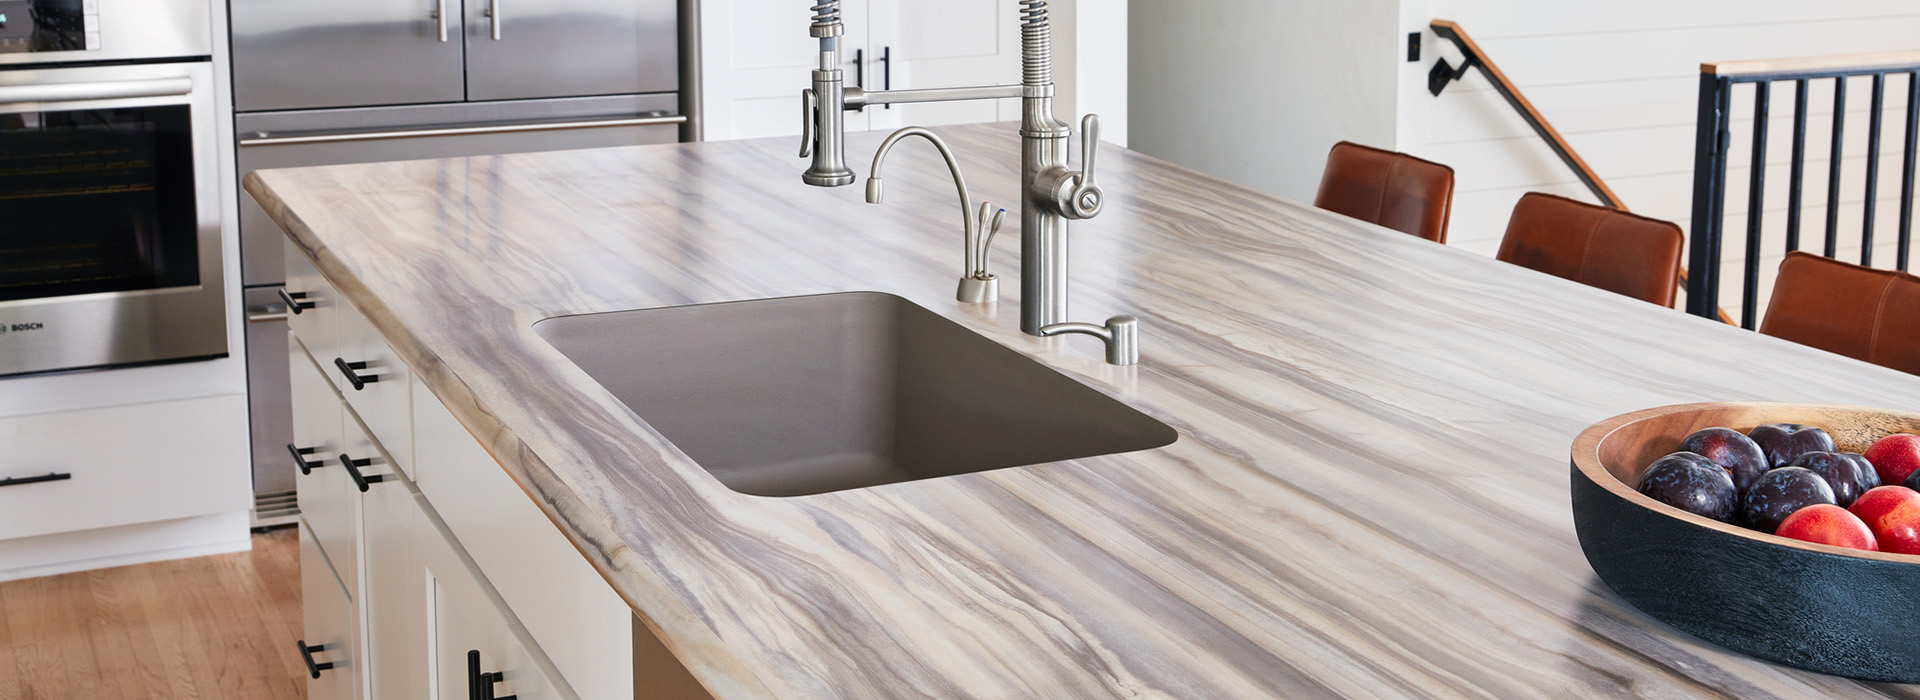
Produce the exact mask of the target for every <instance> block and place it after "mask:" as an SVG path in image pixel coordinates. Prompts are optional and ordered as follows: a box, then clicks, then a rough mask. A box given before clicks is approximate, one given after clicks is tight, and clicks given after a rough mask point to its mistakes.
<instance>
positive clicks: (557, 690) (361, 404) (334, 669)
mask: <svg viewBox="0 0 1920 700" xmlns="http://www.w3.org/2000/svg"><path fill="white" fill-rule="evenodd" d="M287 261H288V263H289V271H290V272H289V278H290V279H292V280H296V282H297V287H298V288H299V289H301V290H306V291H307V295H306V296H304V297H301V298H300V299H297V300H304V301H312V302H314V304H315V305H314V306H313V307H312V308H308V309H305V310H303V313H301V314H300V315H299V316H298V318H299V319H300V320H299V321H298V322H297V323H295V324H294V326H293V331H292V334H293V335H292V337H291V338H290V339H289V342H288V357H287V362H288V367H289V370H290V377H291V382H292V383H291V390H292V391H291V394H292V401H293V406H292V414H293V420H294V441H295V442H294V444H292V445H288V446H287V448H288V452H289V454H288V457H287V459H289V460H292V459H299V460H300V461H301V462H302V463H304V465H305V467H306V468H305V470H304V471H303V472H302V473H301V474H300V475H299V477H298V479H297V482H296V484H297V487H298V489H299V499H300V507H301V511H302V514H301V522H300V533H301V550H300V555H301V571H302V581H301V583H302V591H303V595H304V596H305V597H304V601H305V610H306V629H305V640H304V644H306V645H307V647H306V649H307V652H308V653H309V654H310V655H311V656H312V658H313V660H314V663H315V670H317V671H318V672H319V673H318V675H317V676H315V677H313V678H311V679H309V685H308V693H309V697H312V698H316V699H324V700H362V699H364V700H418V699H420V698H445V699H446V700H455V699H456V698H461V697H467V698H477V697H506V696H509V695H512V696H515V697H517V698H519V699H520V700H545V699H548V698H568V699H574V698H593V699H595V700H599V699H600V698H656V697H657V698H673V699H675V700H678V699H680V698H693V699H698V698H707V697H709V696H708V695H707V694H706V693H705V691H704V690H702V689H700V687H699V685H698V683H697V682H695V681H694V680H693V678H692V676H691V675H690V674H688V673H687V672H686V670H685V668H684V667H683V666H681V665H680V664H679V663H678V661H677V660H675V659H674V658H673V656H672V654H671V652H669V651H667V650H666V648H665V646H664V645H662V644H659V643H658V640H657V639H655V638H654V637H652V636H651V634H650V633H648V632H647V631H646V629H645V627H644V626H643V625H639V623H638V621H637V620H636V619H635V618H634V616H633V614H632V612H631V610H629V609H628V607H627V605H626V603H625V602H624V601H623V600H622V599H621V598H620V597H619V595H618V594H616V593H615V592H614V591H613V588H612V587H611V586H609V585H608V584H607V582H606V580H605V579H603V578H601V577H600V575H599V573H598V572H597V571H595V570H594V568H593V567H592V565H591V564H589V563H588V562H587V560H586V559H585V558H584V557H582V556H581V554H580V553H579V551H578V550H577V549H575V548H574V547H573V545H572V543H571V542H569V541H568V540H567V538H566V537H565V536H564V535H563V534H561V532H560V530H559V529H558V528H557V527H555V525H554V524H553V522H552V521H551V520H549V519H548V518H547V516H546V514H545V513H544V512H542V511H541V510H540V509H539V508H538V507H537V506H535V505H534V503H533V501H532V500H530V499H528V497H527V495H526V493H525V492H524V491H522V490H521V489H520V487H519V485H518V484H516V483H514V481H513V479H512V478H511V477H510V476H508V475H507V473H506V472H505V471H504V470H503V469H502V468H501V467H500V464H499V463H497V462H495V461H494V460H493V458H492V457H491V456H490V455H488V454H487V451H486V450H485V449H483V448H482V447H481V445H480V444H479V442H478V441H476V440H475V439H474V438H473V437H472V436H471V435H469V434H468V433H467V431H466V429H465V428H463V427H462V426H461V425H460V423H459V422H458V421H456V420H455V419H454V417H453V415H452V414H451V413H450V412H448V411H447V409H446V408H445V407H444V406H442V405H441V404H440V401H439V400H438V399H437V398H435V397H434V396H433V394H432V393H431V392H430V391H428V390H427V389H426V387H425V386H424V385H420V384H417V383H415V382H413V381H412V377H411V371H410V370H409V369H408V368H407V367H406V366H405V365H404V364H402V363H401V361H400V359H399V358H398V356H397V354H396V353H394V352H393V350H392V349H391V347H390V346H388V345H387V343H386V341H385V339H384V338H382V337H381V336H380V335H379V333H377V332H376V331H375V330H374V328H373V327H372V326H371V325H370V324H368V323H367V321H366V319H365V318H364V317H362V316H360V315H359V313H358V312H357V311H355V310H354V309H353V308H352V307H351V306H348V305H345V304H340V303H337V302H338V299H336V298H335V297H334V295H333V291H332V290H333V287H332V286H331V285H329V284H327V282H326V280H325V279H324V278H321V277H320V276H319V274H318V273H317V272H314V271H313V269H312V266H311V264H310V263H308V262H307V261H306V259H305V257H304V256H301V255H300V254H298V253H297V252H294V251H289V253H288V255H287ZM296 282H290V283H289V284H290V286H296ZM305 334H314V335H317V336H319V337H320V338H321V340H320V341H318V344H319V345H320V347H326V348H330V349H329V350H327V351H324V352H325V355H322V354H316V352H315V351H314V350H313V348H314V347H315V345H316V343H314V342H308V339H307V338H306V336H305ZM349 354H353V355H355V357H353V358H348V357H347V356H348V355H349ZM361 358H364V359H361ZM335 359H340V360H342V361H343V362H351V363H359V362H365V363H366V364H365V365H362V366H350V367H348V369H350V370H353V372H352V373H349V372H343V371H341V369H340V367H339V366H338V363H336V362H335V361H334V360H335ZM362 371H364V372H366V373H367V375H360V372H362ZM366 376H377V377H378V378H379V381H377V382H366V381H364V379H365V378H366ZM356 377H358V378H360V379H361V380H362V381H361V382H359V383H360V384H361V385H362V386H361V387H360V388H359V389H355V382H354V379H355V378H356ZM349 465H351V466H349ZM356 474H357V476H358V477H359V478H355V477H356ZM639 642H644V643H645V644H644V645H640V644H638V643H639ZM316 647H317V648H316ZM636 654H639V655H640V656H638V657H637V656H636ZM470 660H471V667H470ZM636 663H640V664H642V666H641V667H642V668H645V669H647V670H648V673H649V675H650V677H653V678H654V679H655V680H650V681H649V685H648V687H646V688H635V686H634V670H635V668H636ZM488 692H491V693H492V694H491V695H489V694H487V693H488Z"/></svg>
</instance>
